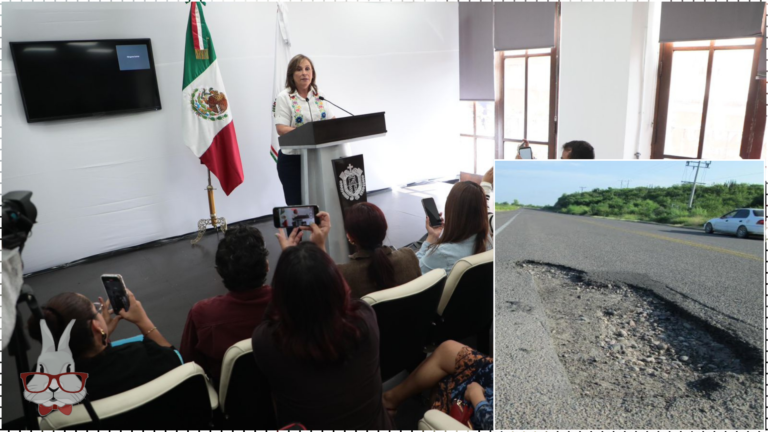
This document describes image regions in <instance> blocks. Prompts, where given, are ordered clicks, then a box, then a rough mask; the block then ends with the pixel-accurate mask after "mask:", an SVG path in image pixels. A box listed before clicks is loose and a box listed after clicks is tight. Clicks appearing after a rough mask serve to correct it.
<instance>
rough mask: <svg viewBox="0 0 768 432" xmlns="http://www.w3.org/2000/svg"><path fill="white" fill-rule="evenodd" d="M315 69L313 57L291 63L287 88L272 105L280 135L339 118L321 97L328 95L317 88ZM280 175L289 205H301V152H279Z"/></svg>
mask: <svg viewBox="0 0 768 432" xmlns="http://www.w3.org/2000/svg"><path fill="white" fill-rule="evenodd" d="M316 78H317V75H316V74H315V66H314V65H313V64H312V60H310V59H309V57H307V56H305V55H302V54H298V55H297V56H295V57H294V58H292V59H291V61H290V62H289V63H288V70H287V72H286V76H285V89H284V90H283V91H281V92H280V93H279V94H278V95H277V98H275V102H274V104H273V105H272V114H273V116H274V118H275V127H276V128H277V135H278V136H283V135H285V134H287V133H288V132H290V131H292V130H294V129H296V128H298V127H301V126H303V125H305V124H306V123H309V122H313V121H321V120H328V119H332V118H335V116H334V115H333V112H332V111H331V107H330V104H326V103H324V102H323V101H322V100H320V99H319V98H320V97H321V96H324V95H323V93H321V92H320V91H319V90H318V89H317V84H316V83H315V79H316ZM277 175H278V176H279V177H280V183H282V184H283V194H284V195H285V204H286V205H300V204H302V202H301V154H300V151H299V150H289V149H286V150H282V149H280V150H279V151H278V153H277Z"/></svg>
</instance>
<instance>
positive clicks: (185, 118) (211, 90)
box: [181, 2, 244, 195]
mask: <svg viewBox="0 0 768 432" xmlns="http://www.w3.org/2000/svg"><path fill="white" fill-rule="evenodd" d="M191 6H192V7H191V8H190V12H189V21H188V23H187V42H186V46H185V51H184V85H183V86H182V89H183V90H182V99H183V103H182V110H181V111H182V135H183V140H184V144H186V145H187V147H189V148H190V149H192V152H193V153H194V154H195V156H197V157H199V158H200V160H201V161H202V163H204V164H205V166H207V167H208V169H209V170H211V172H212V173H213V174H214V175H215V176H216V177H217V178H218V179H219V183H221V188H222V189H223V190H224V193H226V194H227V195H229V194H230V193H231V192H232V191H233V190H234V189H235V188H236V187H237V186H239V185H240V183H242V182H243V179H244V176H243V164H242V162H241V161H240V148H239V147H238V145H237V135H236V134H235V124H234V123H233V121H232V110H231V108H230V106H229V101H228V100H227V96H226V92H225V90H224V82H223V81H222V79H221V74H220V73H219V64H218V62H217V61H216V51H215V50H214V49H213V40H212V39H211V33H210V32H209V31H208V26H207V25H206V23H205V16H204V15H203V5H202V4H200V3H199V2H192V5H191Z"/></svg>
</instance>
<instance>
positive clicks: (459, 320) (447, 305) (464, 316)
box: [437, 250, 493, 340]
mask: <svg viewBox="0 0 768 432" xmlns="http://www.w3.org/2000/svg"><path fill="white" fill-rule="evenodd" d="M437 313H438V314H439V315H440V316H441V317H442V324H441V326H440V327H441V328H440V329H439V333H440V337H439V339H441V340H445V339H456V340H459V339H463V338H465V337H467V336H469V335H471V334H474V333H477V332H478V331H480V330H483V329H487V328H490V325H491V324H492V323H493V250H489V251H485V252H482V253H479V254H477V255H472V256H468V257H466V258H463V259H460V260H459V261H458V262H456V265H454V266H453V269H452V270H451V274H450V275H448V279H447V280H446V282H445V289H444V290H443V297H442V298H441V299H440V305H439V306H438V308H437Z"/></svg>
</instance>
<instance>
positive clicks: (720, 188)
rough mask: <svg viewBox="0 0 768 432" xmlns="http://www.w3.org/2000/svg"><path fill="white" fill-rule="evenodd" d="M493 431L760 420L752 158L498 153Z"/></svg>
mask: <svg viewBox="0 0 768 432" xmlns="http://www.w3.org/2000/svg"><path fill="white" fill-rule="evenodd" d="M495 171H496V173H495V176H496V179H495V193H496V195H495V201H496V216H495V219H496V232H495V251H496V252H495V253H496V258H495V259H496V330H495V331H496V339H495V356H496V357H495V359H496V390H495V391H496V410H495V412H496V427H497V428H498V429H593V430H594V429H603V430H605V429H613V430H616V429H762V428H763V427H764V423H763V422H764V417H763V411H764V410H763V384H764V382H763V375H764V366H763V349H764V341H763V336H764V327H765V323H764V295H765V294H764V271H765V269H764V260H765V242H764V233H765V231H764V227H765V214H764V198H765V187H764V185H765V179H764V171H763V163H762V161H739V162H718V161H713V162H709V161H681V160H670V161H615V162H608V161H588V162H585V161H579V162H576V161H573V162H570V161H496V169H495Z"/></svg>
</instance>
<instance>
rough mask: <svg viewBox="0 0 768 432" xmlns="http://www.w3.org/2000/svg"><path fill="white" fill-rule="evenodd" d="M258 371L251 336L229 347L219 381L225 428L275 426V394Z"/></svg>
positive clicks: (264, 427)
mask: <svg viewBox="0 0 768 432" xmlns="http://www.w3.org/2000/svg"><path fill="white" fill-rule="evenodd" d="M259 374H260V372H259V370H258V367H257V366H256V360H255V359H254V357H253V345H251V340H250V339H245V340H242V341H240V342H238V343H236V344H234V345H232V346H231V347H229V349H227V352H226V353H225V354H224V360H223V361H222V363H221V379H220V380H219V402H220V405H221V412H222V413H223V414H224V424H223V425H222V426H223V428H224V429H265V430H270V429H276V427H277V424H276V423H277V422H276V419H275V412H274V409H273V408H272V406H273V405H272V395H271V393H270V389H269V387H268V386H267V385H266V383H265V382H264V380H263V379H258V375H259Z"/></svg>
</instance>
